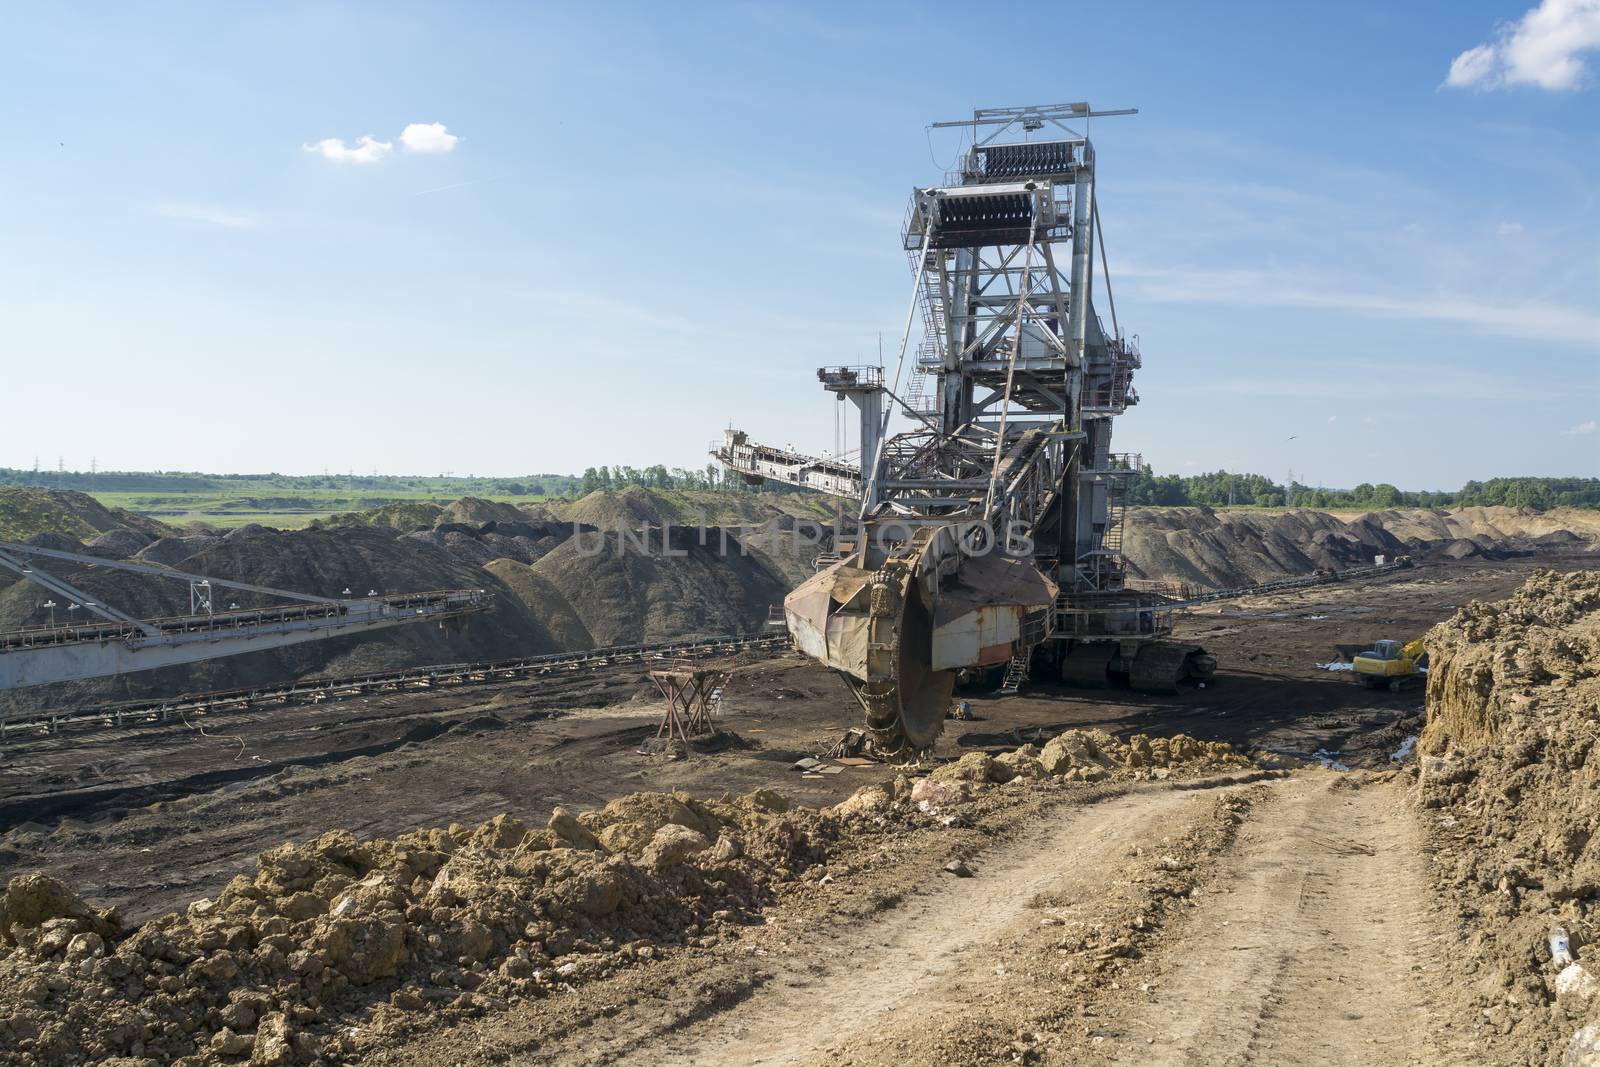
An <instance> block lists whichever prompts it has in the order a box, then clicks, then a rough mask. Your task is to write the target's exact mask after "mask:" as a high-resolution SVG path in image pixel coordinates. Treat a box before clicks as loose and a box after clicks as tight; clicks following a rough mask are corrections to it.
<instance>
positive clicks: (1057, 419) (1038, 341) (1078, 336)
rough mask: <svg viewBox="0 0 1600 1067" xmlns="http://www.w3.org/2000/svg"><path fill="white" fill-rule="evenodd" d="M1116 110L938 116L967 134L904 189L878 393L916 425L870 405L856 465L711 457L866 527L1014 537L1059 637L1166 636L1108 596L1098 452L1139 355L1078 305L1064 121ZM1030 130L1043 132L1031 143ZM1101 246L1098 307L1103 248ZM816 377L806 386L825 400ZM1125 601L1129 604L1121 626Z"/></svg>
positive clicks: (1077, 138) (1111, 480)
mask: <svg viewBox="0 0 1600 1067" xmlns="http://www.w3.org/2000/svg"><path fill="white" fill-rule="evenodd" d="M1133 113H1134V111H1133V110H1131V109H1124V110H1116V111H1095V110H1093V109H1092V108H1090V107H1089V105H1087V104H1084V103H1074V104H1061V105H1052V106H1046V107H1025V108H997V109H983V110H979V111H975V112H974V113H973V117H972V118H971V119H970V120H963V121H959V122H943V123H935V124H934V125H935V126H936V127H954V126H962V127H968V128H970V129H971V131H972V144H971V147H970V148H969V149H968V150H967V151H966V152H965V153H964V155H963V156H962V159H961V161H960V163H959V165H958V167H957V169H956V170H955V171H954V172H952V173H951V174H949V175H947V176H946V181H945V183H944V184H942V185H939V186H933V187H928V188H919V189H916V190H914V191H913V193H912V195H911V200H910V204H909V206H908V208H907V211H906V217H905V225H904V227H903V230H902V246H903V247H904V249H905V250H906V252H907V253H908V255H909V257H910V264H911V270H912V274H913V278H914V283H913V287H912V290H913V291H912V298H911V305H910V310H909V311H908V313H907V316H906V327H905V331H904V334H903V336H902V338H901V341H900V346H899V357H898V359H897V360H896V364H895V367H894V370H893V373H892V374H885V375H884V378H883V381H884V385H883V391H884V392H885V393H886V394H887V395H888V396H889V397H890V398H891V399H892V400H893V401H894V402H895V404H896V405H897V406H898V407H899V408H900V409H901V410H903V411H904V412H906V413H907V414H908V415H909V416H910V417H911V418H912V419H913V420H914V423H915V425H914V426H913V428H912V429H910V430H908V431H906V432H902V433H898V434H895V435H893V436H889V435H887V433H886V430H887V427H888V421H889V414H890V410H891V409H890V408H887V407H886V408H885V409H884V411H883V412H882V414H881V416H880V419H879V422H878V424H877V426H876V427H874V428H872V429H871V430H869V429H868V428H866V427H864V428H863V431H862V442H863V447H862V453H861V454H862V463H861V465H860V466H859V467H856V466H853V465H851V464H848V463H841V462H831V463H830V462H829V461H826V460H819V459H816V458H814V457H808V456H804V455H801V454H798V453H794V452H790V451H786V450H778V449H770V448H766V447H764V446H761V445H757V444H754V443H752V442H750V441H749V439H748V437H747V436H746V435H745V434H744V433H743V432H741V431H737V430H730V431H728V434H727V436H726V438H725V440H724V442H723V446H722V447H721V448H718V449H715V450H714V451H713V455H714V456H715V457H716V458H717V459H718V460H719V461H720V462H722V463H723V464H724V465H725V466H727V467H728V468H730V469H731V470H734V471H737V472H739V473H741V474H744V475H745V476H747V477H750V478H767V477H773V478H778V479H780V480H783V481H786V482H789V483H790V484H795V485H802V486H805V487H807V488H813V489H819V490H822V491H824V492H830V493H834V494H836V495H841V496H852V497H855V498H856V499H857V500H859V501H860V515H861V518H862V519H863V520H864V521H865V522H867V523H873V522H880V523H881V522H882V520H885V519H889V518H893V519H895V520H897V521H899V522H901V523H904V524H907V525H910V526H914V525H916V524H918V523H927V522H937V523H941V524H943V523H950V522H964V523H969V524H971V525H973V526H982V527H985V528H987V529H988V530H989V531H990V536H993V537H996V538H1001V539H1006V538H1011V537H1015V536H1017V535H1020V536H1021V537H1022V538H1023V539H1025V540H1026V541H1027V542H1031V545H1032V554H1033V559H1034V562H1035V564H1036V566H1038V568H1039V569H1040V570H1041V571H1042V572H1044V573H1045V574H1047V575H1049V576H1050V577H1051V579H1052V580H1053V581H1054V582H1055V583H1056V584H1057V585H1058V586H1059V589H1060V593H1061V596H1060V600H1059V602H1058V604H1057V610H1056V613H1055V615H1056V617H1055V619H1054V620H1053V621H1054V622H1056V623H1058V624H1064V625H1063V626H1061V627H1060V629H1061V631H1062V636H1069V635H1070V636H1073V637H1077V638H1086V637H1092V636H1114V637H1118V638H1124V637H1130V636H1131V637H1134V638H1138V637H1142V636H1147V635H1155V634H1157V633H1160V632H1164V631H1165V630H1166V629H1167V627H1166V626H1165V625H1164V624H1159V623H1160V620H1157V618H1156V612H1155V610H1154V607H1155V604H1156V599H1155V598H1142V597H1141V595H1140V594H1138V593H1136V592H1134V591H1131V590H1125V588H1124V584H1123V579H1124V567H1123V563H1122V555H1121V537H1120V534H1121V516H1122V497H1123V492H1124V490H1125V488H1126V485H1127V483H1128V481H1129V480H1130V477H1131V475H1132V474H1133V473H1135V472H1136V471H1137V469H1138V468H1137V457H1128V456H1124V455H1114V454H1113V453H1112V452H1111V429H1112V422H1111V420H1112V419H1113V418H1114V417H1115V416H1116V415H1119V414H1121V413H1122V412H1123V411H1124V410H1126V409H1127V407H1129V406H1130V405H1132V404H1135V403H1137V402H1138V394H1137V393H1136V392H1135V390H1134V389H1133V385H1132V379H1133V373H1134V371H1135V370H1137V369H1138V367H1139V366H1140V360H1141V356H1140V352H1139V346H1138V342H1137V339H1136V338H1131V337H1127V336H1125V335H1123V334H1122V332H1121V330H1120V327H1119V326H1118V325H1117V323H1116V315H1115V305H1114V303H1111V308H1112V325H1111V328H1110V329H1107V328H1106V326H1105V324H1104V322H1103V321H1102V320H1101V318H1100V316H1099V315H1098V314H1097V313H1096V311H1095V309H1094V303H1093V297H1094V295H1095V294H1094V286H1095V275H1096V269H1095V252H1096V243H1097V237H1098V234H1097V223H1098V215H1099V213H1098V210H1097V208H1096V205H1095V153H1094V147H1093V145H1092V144H1091V143H1090V141H1089V139H1088V137H1087V136H1086V135H1085V134H1084V133H1081V132H1079V131H1078V130H1075V129H1073V128H1071V127H1069V126H1068V125H1067V123H1069V122H1071V123H1083V122H1085V121H1086V120H1088V119H1090V118H1094V117H1099V116H1107V115H1127V114H1133ZM1047 127H1048V128H1050V129H1049V133H1050V134H1051V136H1049V137H1046V138H1042V139H1034V136H1033V135H1034V134H1036V133H1038V131H1041V130H1045V129H1046V128H1047ZM1099 252H1100V270H1099V274H1100V278H1101V283H1102V284H1104V285H1105V288H1106V297H1107V301H1108V303H1110V296H1111V294H1110V284H1109V279H1108V278H1107V276H1106V273H1105V253H1104V245H1103V241H1101V242H1100V246H1099ZM918 324H920V327H921V330H920V338H915V339H914V337H913V330H914V327H915V326H916V325H918ZM908 362H909V363H910V368H909V370H910V373H909V375H908V377H909V382H908V384H907V385H906V387H905V395H904V397H901V396H899V395H897V391H898V390H900V388H901V385H900V379H901V377H902V371H903V370H905V365H906V364H907V363H908ZM830 373H831V372H830V369H828V368H824V370H823V371H820V372H819V377H821V378H822V379H823V381H824V384H825V385H828V387H829V388H834V386H833V385H829V384H828V383H829V381H830ZM872 430H875V431H876V432H872ZM879 441H881V446H879V445H878V444H877V442H879ZM869 442H870V443H872V444H873V445H874V447H872V448H871V449H870V450H869V448H868V444H869ZM863 472H864V473H863ZM1130 603H1132V604H1140V603H1143V604H1144V606H1145V609H1146V610H1144V611H1143V612H1139V613H1138V614H1139V615H1140V616H1142V617H1140V618H1136V619H1135V620H1134V625H1132V626H1130V625H1128V623H1127V621H1126V613H1127V611H1128V608H1129V605H1130ZM1051 629H1052V630H1054V629H1056V627H1051Z"/></svg>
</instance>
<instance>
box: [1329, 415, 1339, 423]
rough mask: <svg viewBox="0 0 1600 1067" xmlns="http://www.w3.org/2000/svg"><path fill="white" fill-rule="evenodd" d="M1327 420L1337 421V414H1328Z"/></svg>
mask: <svg viewBox="0 0 1600 1067" xmlns="http://www.w3.org/2000/svg"><path fill="white" fill-rule="evenodd" d="M1328 421H1329V422H1330V423H1334V422H1338V421H1339V416H1337V415H1329V416H1328Z"/></svg>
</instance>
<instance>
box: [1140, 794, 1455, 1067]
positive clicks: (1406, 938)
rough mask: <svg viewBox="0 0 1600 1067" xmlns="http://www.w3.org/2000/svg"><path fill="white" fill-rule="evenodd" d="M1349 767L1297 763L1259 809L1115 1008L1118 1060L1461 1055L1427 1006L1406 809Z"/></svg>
mask: <svg viewBox="0 0 1600 1067" xmlns="http://www.w3.org/2000/svg"><path fill="white" fill-rule="evenodd" d="M1357 781H1358V779H1353V778H1349V777H1342V776H1336V775H1315V776H1310V777H1305V776H1303V777H1300V778H1297V779H1296V780H1294V781H1293V782H1290V783H1286V784H1284V785H1282V786H1281V787H1280V788H1278V789H1277V790H1276V791H1275V795H1274V799H1273V801H1272V802H1271V803H1269V804H1264V805H1261V806H1259V807H1258V808H1257V809H1256V812H1255V817H1254V818H1253V819H1252V820H1251V821H1250V822H1249V823H1247V824H1246V825H1245V827H1244V828H1243V829H1242V830H1241V831H1240V834H1239V841H1238V844H1237V846H1236V848H1235V850H1234V852H1233V853H1232V854H1231V855H1230V856H1229V857H1228V858H1227V859H1226V860H1225V861H1224V862H1223V864H1222V865H1221V868H1220V870H1219V872H1218V881H1219V883H1220V884H1222V885H1223V886H1225V887H1226V891H1225V892H1223V893H1218V894H1213V895H1209V896H1207V897H1206V902H1205V903H1203V904H1202V905H1201V907H1200V908H1199V910H1198V912H1197V913H1196V914H1195V916H1194V918H1193V921H1192V922H1191V923H1190V925H1189V929H1188V931H1187V932H1186V934H1185V936H1183V937H1182V938H1181V939H1180V940H1178V941H1177V942H1175V943H1174V944H1173V945H1172V946H1171V947H1170V951H1169V952H1168V953H1167V954H1166V956H1165V957H1164V958H1163V960H1162V961H1161V963H1160V967H1159V976H1158V977H1157V978H1155V979H1154V980H1153V984H1154V985H1155V987H1156V990H1157V991H1156V992H1155V993H1154V994H1153V995H1152V996H1151V997H1150V998H1149V999H1148V1001H1147V1002H1146V1003H1145V1004H1143V1005H1142V1006H1141V1007H1140V1008H1139V1009H1137V1010H1134V1011H1132V1012H1130V1013H1129V1014H1127V1015H1125V1016H1124V1017H1122V1018H1121V1019H1120V1020H1119V1021H1118V1029H1120V1030H1121V1031H1122V1032H1123V1034H1124V1035H1125V1041H1126V1044H1125V1046H1124V1047H1125V1052H1124V1053H1123V1054H1121V1055H1119V1056H1118V1057H1116V1059H1115V1062H1116V1063H1119V1064H1140V1065H1180V1064H1181V1065H1191V1064H1196V1065H1198V1064H1205V1065H1215V1064H1235V1063H1237V1064H1255V1063H1261V1064H1278V1063H1317V1064H1327V1065H1344V1064H1363V1065H1366V1064H1407V1063H1428V1064H1443V1063H1458V1062H1459V1063H1466V1062H1470V1059H1469V1057H1467V1056H1465V1055H1464V1054H1463V1053H1462V1051H1461V1050H1459V1049H1452V1048H1450V1047H1449V1044H1448V1042H1446V1041H1445V1040H1444V1038H1443V1037H1442V1036H1441V1029H1442V1028H1441V1026H1440V1021H1439V1020H1438V1019H1436V1018H1434V1017H1433V1015H1432V1013H1431V1011H1430V1007H1429V999H1430V985H1429V982H1428V980H1427V976H1428V971H1429V970H1430V968H1433V969H1435V970H1436V969H1437V968H1436V966H1435V965H1434V964H1432V963H1430V960H1431V959H1432V958H1433V957H1434V955H1435V954H1436V953H1437V951H1438V946H1439V944H1440V942H1439V941H1438V939H1437V938H1435V937H1434V936H1433V935H1432V930H1431V928H1430V923H1429V911H1430V906H1429V899H1430V897H1429V893H1428V890H1427V886H1426V883H1425V880H1424V873H1425V872H1424V870H1423V863H1424V856H1423V853H1422V851H1421V850H1420V848H1419V844H1420V837H1419V831H1418V827H1417V824H1416V821H1415V818H1414V816H1413V815H1412V813H1411V812H1410V811H1409V810H1407V809H1406V808H1405V807H1404V806H1402V798H1401V797H1400V796H1399V795H1398V789H1397V788H1395V787H1394V786H1393V785H1388V786H1385V785H1370V786H1367V787H1364V788H1363V787H1360V786H1358V785H1357ZM1433 988H1434V990H1435V991H1436V990H1437V984H1436V983H1435V984H1434V987H1433ZM1141 1039H1142V1040H1141Z"/></svg>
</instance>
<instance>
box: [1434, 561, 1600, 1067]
mask: <svg viewBox="0 0 1600 1067" xmlns="http://www.w3.org/2000/svg"><path fill="white" fill-rule="evenodd" d="M1427 644H1428V652H1429V660H1430V668H1429V677H1428V724H1427V728H1426V730H1425V731H1424V733H1423V735H1422V741H1421V749H1422V752H1423V758H1422V761H1421V770H1420V786H1419V788H1420V797H1421V802H1422V804H1423V806H1424V807H1425V808H1426V809H1429V810H1430V811H1431V813H1432V816H1433V825H1432V828H1431V829H1432V834H1433V837H1434V842H1433V847H1434V850H1435V851H1434V857H1433V875H1434V878H1435V880H1436V882H1437V884H1438V888H1439V889H1440V891H1441V893H1442V894H1443V896H1444V899H1445V900H1446V901H1448V902H1449V904H1450V905H1451V906H1453V907H1454V909H1455V911H1456V915H1457V919H1458V922H1459V926H1460V933H1461V938H1460V942H1459V944H1458V945H1456V946H1448V947H1442V950H1443V951H1445V952H1446V953H1447V957H1446V959H1447V965H1448V966H1450V967H1451V968H1452V969H1453V970H1454V971H1455V972H1457V974H1458V976H1459V978H1460V982H1459V983H1458V984H1459V985H1461V986H1462V987H1464V988H1466V989H1467V990H1468V991H1469V992H1468V993H1467V994H1466V995H1468V996H1469V997H1470V998H1471V999H1472V1005H1471V1006H1472V1007H1475V1008H1476V1009H1477V1016H1478V1018H1479V1019H1480V1020H1481V1021H1480V1022H1479V1028H1480V1034H1479V1037H1480V1039H1481V1040H1482V1041H1483V1042H1484V1043H1485V1045H1486V1046H1487V1047H1489V1048H1491V1049H1493V1050H1494V1052H1493V1053H1492V1054H1491V1055H1489V1056H1487V1057H1486V1059H1487V1061H1489V1062H1496V1063H1529V1064H1550V1065H1552V1067H1553V1065H1555V1064H1564V1065H1569V1067H1572V1065H1590V1067H1592V1065H1595V1064H1600V833H1597V831H1600V571H1578V572H1573V573H1570V574H1556V573H1553V572H1550V571H1541V572H1536V573H1535V574H1534V575H1533V577H1531V578H1530V579H1529V580H1528V582H1527V583H1526V584H1525V585H1524V586H1523V588H1522V589H1521V590H1520V591H1518V592H1517V593H1516V594H1515V595H1514V596H1512V597H1511V598H1510V599H1508V600H1504V601H1501V602H1498V603H1493V604H1485V603H1480V602H1473V603H1471V604H1468V605H1467V606H1466V607H1464V608H1462V609H1461V610H1460V611H1459V612H1457V614H1456V615H1455V617H1454V618H1452V619H1451V620H1449V621H1448V622H1444V623H1441V624H1439V625H1438V626H1436V627H1434V628H1433V630H1431V631H1430V632H1429V633H1428V636H1427Z"/></svg>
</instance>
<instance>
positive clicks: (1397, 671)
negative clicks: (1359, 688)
mask: <svg viewBox="0 0 1600 1067" xmlns="http://www.w3.org/2000/svg"><path fill="white" fill-rule="evenodd" d="M1351 665H1352V669H1353V670H1354V671H1355V676H1356V679H1357V680H1358V681H1359V682H1360V683H1361V684H1362V685H1364V686H1366V687H1367V688H1368V689H1384V688H1387V689H1388V690H1389V692H1391V693H1398V692H1399V691H1400V687H1401V686H1402V685H1404V684H1405V683H1406V682H1407V681H1409V680H1411V679H1413V678H1420V677H1422V676H1423V673H1424V671H1425V670H1426V668H1427V666H1428V650H1427V649H1426V648H1424V647H1423V645H1422V638H1420V637H1419V638H1417V639H1416V640H1415V641H1409V642H1407V643H1406V644H1403V645H1402V644H1401V643H1400V642H1399V641H1375V642H1373V645H1372V647H1371V648H1370V649H1368V650H1367V651H1365V652H1363V653H1361V654H1360V655H1358V656H1356V657H1355V658H1354V659H1353V660H1352V661H1351Z"/></svg>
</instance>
